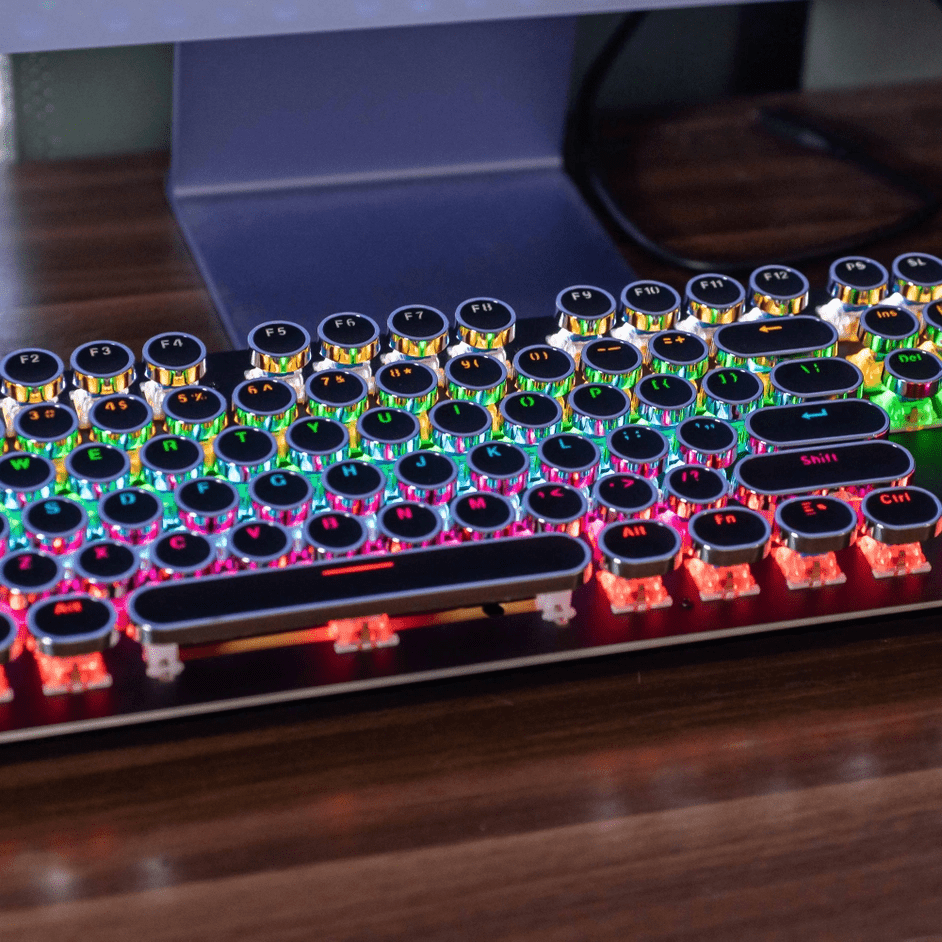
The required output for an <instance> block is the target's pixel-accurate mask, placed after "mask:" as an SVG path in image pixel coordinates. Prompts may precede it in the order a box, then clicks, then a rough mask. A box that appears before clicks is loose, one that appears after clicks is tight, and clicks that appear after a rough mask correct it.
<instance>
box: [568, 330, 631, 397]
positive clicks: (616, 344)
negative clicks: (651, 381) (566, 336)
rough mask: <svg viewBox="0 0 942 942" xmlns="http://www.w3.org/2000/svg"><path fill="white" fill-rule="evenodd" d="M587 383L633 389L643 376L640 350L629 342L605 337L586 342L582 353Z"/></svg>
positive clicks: (583, 371)
mask: <svg viewBox="0 0 942 942" xmlns="http://www.w3.org/2000/svg"><path fill="white" fill-rule="evenodd" d="M579 363H580V365H581V367H582V376H583V378H584V379H585V381H586V382H587V383H599V384H601V385H603V386H604V385H610V386H620V387H621V388H622V389H631V387H632V386H634V384H635V382H637V379H638V377H639V376H640V375H641V351H640V350H639V349H638V348H637V347H636V346H635V345H634V344H633V343H628V341H627V340H618V339H616V338H615V337H605V338H601V339H599V340H592V341H590V342H589V343H587V344H586V345H585V346H584V347H583V348H582V352H581V353H580V354H579Z"/></svg>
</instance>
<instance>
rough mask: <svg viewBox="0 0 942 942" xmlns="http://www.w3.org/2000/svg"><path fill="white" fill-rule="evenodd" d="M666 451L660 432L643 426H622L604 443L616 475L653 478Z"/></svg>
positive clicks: (662, 467) (667, 444) (667, 447)
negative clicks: (621, 472)
mask: <svg viewBox="0 0 942 942" xmlns="http://www.w3.org/2000/svg"><path fill="white" fill-rule="evenodd" d="M669 448H670V443H669V442H668V440H667V438H666V436H665V435H664V433H663V432H660V431H658V430H657V429H654V428H648V427H647V426H645V425H626V426H625V427H623V428H620V429H616V430H615V431H614V432H612V433H611V434H610V435H609V436H608V438H607V439H606V450H607V452H608V458H609V461H610V462H611V465H612V467H613V468H614V469H615V470H616V471H627V472H630V473H634V474H640V475H641V476H642V477H646V478H654V477H657V476H658V475H659V474H660V473H661V471H663V470H664V459H665V458H666V457H667V452H668V450H669Z"/></svg>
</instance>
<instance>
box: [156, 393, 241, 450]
mask: <svg viewBox="0 0 942 942" xmlns="http://www.w3.org/2000/svg"><path fill="white" fill-rule="evenodd" d="M227 407H228V403H227V402H226V400H225V397H224V396H223V395H222V394H221V393H219V392H217V391H216V390H215V389H211V388H210V387H209V386H188V387H186V388H185V389H175V390H173V391H172V392H170V393H168V394H167V396H166V397H165V398H164V401H163V410H164V425H165V426H166V428H167V431H168V432H170V433H171V434H173V435H182V436H183V437H185V438H195V439H196V440H197V441H201V442H204V441H207V440H209V439H211V438H214V437H215V436H216V435H218V434H219V433H220V432H221V431H222V430H223V429H224V428H225V427H226V409H227Z"/></svg>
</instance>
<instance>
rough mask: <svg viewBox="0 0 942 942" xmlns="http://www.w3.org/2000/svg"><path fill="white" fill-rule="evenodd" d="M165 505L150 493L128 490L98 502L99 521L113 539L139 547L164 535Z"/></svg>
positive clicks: (136, 488) (114, 493)
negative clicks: (162, 531) (161, 533)
mask: <svg viewBox="0 0 942 942" xmlns="http://www.w3.org/2000/svg"><path fill="white" fill-rule="evenodd" d="M163 516H164V505H163V503H162V502H161V501H160V499H159V498H158V497H155V496H154V495H153V494H152V493H151V492H150V491H145V490H143V489H141V488H139V487H126V488H124V489H123V490H120V491H114V492H112V493H110V494H106V495H105V496H104V497H102V498H101V500H99V502H98V518H99V520H101V524H102V526H103V527H104V528H105V532H106V533H107V534H108V536H110V537H111V539H113V540H118V541H120V542H122V543H130V544H131V545H133V546H139V545H141V544H142V543H149V542H150V541H151V540H153V539H154V538H155V537H156V536H157V535H158V534H159V533H160V525H161V523H162V521H163Z"/></svg>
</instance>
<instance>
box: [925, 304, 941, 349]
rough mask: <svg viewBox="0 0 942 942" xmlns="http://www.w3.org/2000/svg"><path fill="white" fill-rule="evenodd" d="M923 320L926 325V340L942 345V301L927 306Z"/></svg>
mask: <svg viewBox="0 0 942 942" xmlns="http://www.w3.org/2000/svg"><path fill="white" fill-rule="evenodd" d="M922 319H923V321H924V322H925V325H926V339H927V340H931V341H932V342H933V343H935V344H942V301H933V302H932V303H931V304H927V305H926V306H925V307H924V308H923V309H922Z"/></svg>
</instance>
